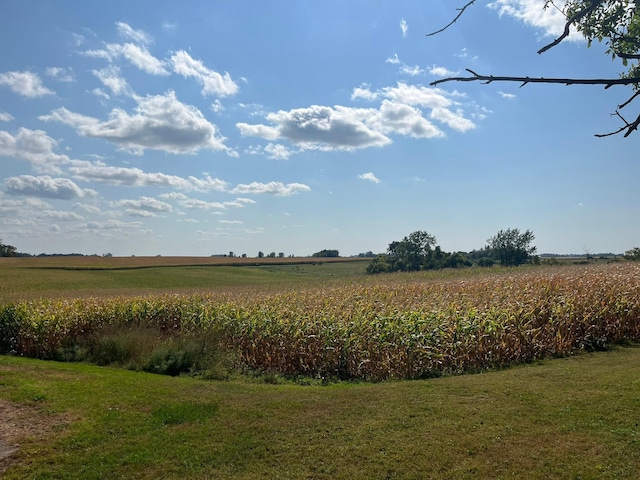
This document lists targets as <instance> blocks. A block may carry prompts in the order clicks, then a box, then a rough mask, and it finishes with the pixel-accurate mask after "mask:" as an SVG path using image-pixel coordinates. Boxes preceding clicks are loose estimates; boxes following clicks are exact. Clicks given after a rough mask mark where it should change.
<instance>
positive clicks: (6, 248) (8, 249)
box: [0, 238, 18, 257]
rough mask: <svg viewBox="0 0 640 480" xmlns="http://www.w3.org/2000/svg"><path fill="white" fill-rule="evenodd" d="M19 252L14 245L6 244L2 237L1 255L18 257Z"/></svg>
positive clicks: (0, 240)
mask: <svg viewBox="0 0 640 480" xmlns="http://www.w3.org/2000/svg"><path fill="white" fill-rule="evenodd" d="M16 256H18V252H17V250H16V247H14V246H13V245H5V244H4V243H2V239H1V238H0V257H16Z"/></svg>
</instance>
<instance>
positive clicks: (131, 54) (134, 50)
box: [114, 43, 169, 75]
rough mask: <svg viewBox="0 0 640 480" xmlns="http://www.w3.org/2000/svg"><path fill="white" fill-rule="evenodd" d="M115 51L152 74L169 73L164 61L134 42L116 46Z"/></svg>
mask: <svg viewBox="0 0 640 480" xmlns="http://www.w3.org/2000/svg"><path fill="white" fill-rule="evenodd" d="M114 51H117V52H118V54H119V55H121V56H122V57H124V58H126V59H127V60H129V63H131V64H132V65H134V66H136V67H138V68H139V69H140V70H142V71H143V72H146V73H148V74H150V75H169V71H168V70H167V69H166V68H165V66H164V62H162V61H160V60H158V59H157V58H156V57H154V56H153V55H151V54H150V53H149V51H148V50H147V49H146V48H144V47H140V46H138V45H134V44H133V43H125V44H124V45H117V46H114Z"/></svg>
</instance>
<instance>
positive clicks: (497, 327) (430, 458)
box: [0, 259, 640, 478]
mask: <svg viewBox="0 0 640 480" xmlns="http://www.w3.org/2000/svg"><path fill="white" fill-rule="evenodd" d="M99 260H100V261H101V262H104V261H105V260H104V259H99ZM108 260H109V261H108V262H107V263H104V264H100V265H96V264H84V265H77V264H75V265H74V264H73V262H70V263H65V262H62V263H55V262H53V263H51V264H48V265H42V264H40V265H38V264H31V265H28V264H26V263H20V262H16V263H14V264H2V265H0V267H1V268H0V282H1V283H0V284H1V285H2V286H3V291H2V297H1V298H2V300H1V301H0V331H1V333H2V335H0V352H4V353H8V352H13V353H14V354H18V356H4V357H0V399H4V402H2V400H0V412H2V413H3V414H4V416H6V415H12V416H11V418H13V419H14V420H15V422H14V423H15V425H16V427H15V431H14V432H13V434H12V433H11V432H9V433H7V432H2V431H0V438H2V437H3V436H4V437H5V438H14V439H16V442H17V443H19V444H20V449H19V450H17V451H16V452H13V457H11V458H13V459H15V462H13V463H11V467H10V469H9V470H7V472H6V474H7V475H9V476H8V478H25V477H28V478H106V477H107V476H109V475H110V474H111V473H112V472H114V471H117V472H118V473H117V475H119V476H121V477H126V478H163V476H164V478H185V477H186V478H189V477H191V478H523V476H522V472H528V473H527V475H526V476H525V477H526V478H549V477H552V478H637V477H638V473H639V472H638V467H637V465H639V464H640V462H638V460H640V458H639V456H640V446H639V445H638V440H637V435H638V422H637V418H636V417H637V415H635V413H637V409H638V398H640V383H639V382H638V381H637V378H639V376H638V373H640V349H639V348H638V347H635V346H634V345H637V343H636V342H637V341H638V339H640V321H639V318H640V267H639V266H638V264H636V263H631V262H629V263H626V262H625V263H622V262H621V263H612V264H599V265H573V266H568V265H565V266H555V267H549V266H547V267H521V268H517V269H502V268H491V269H463V270H443V271H437V272H434V271H431V272H417V273H414V274H386V275H376V276H368V275H365V274H364V273H363V272H364V269H365V268H366V264H367V262H366V261H364V262H363V261H356V262H344V261H343V262H327V263H325V262H323V263H322V264H286V265H273V264H267V265H257V266H256V265H247V266H229V265H220V264H218V265H216V266H211V265H200V264H197V263H193V262H188V263H187V262H185V263H183V264H170V263H164V264H163V263H162V261H161V260H160V259H153V260H152V259H143V260H136V261H140V262H142V263H140V264H137V265H131V264H127V263H126V262H124V261H123V260H116V262H123V263H122V264H117V263H109V262H111V261H112V259H108ZM253 260H255V259H253ZM164 261H165V262H167V259H164ZM57 262H60V260H59V259H58V260H57ZM145 262H148V263H145ZM49 275H50V276H49ZM128 275H131V276H130V277H128ZM17 285H20V287H17ZM4 287H6V288H7V290H6V291H5V290H4ZM615 345H625V346H626V347H624V348H622V347H615ZM598 350H610V351H608V352H600V353H592V352H595V351H598ZM590 352H591V353H590ZM25 356H28V357H36V358H39V359H45V360H52V359H53V360H73V361H75V362H76V363H58V362H43V361H41V360H33V359H31V360H30V359H27V358H24V357H25ZM555 357H563V358H559V359H558V358H556V359H555V360H552V359H553V358H555ZM77 362H82V363H77ZM87 362H90V363H97V364H100V365H112V366H119V367H124V369H122V368H121V369H112V368H99V367H95V366H90V365H88V364H87ZM522 364H528V365H525V366H523V365H522ZM505 367H513V368H509V369H505ZM126 369H131V370H138V371H137V372H134V371H126ZM141 370H142V371H144V372H155V373H167V374H170V375H179V374H180V375H181V376H178V377H166V376H158V375H149V374H148V373H144V372H141ZM465 373H467V375H460V374H465ZM469 373H474V374H472V375H470V374H469ZM452 374H454V375H452ZM194 377H195V378H194ZM198 377H199V378H198ZM407 379H412V380H407ZM372 381H373V383H372ZM380 381H383V382H381V383H380ZM634 412H635V413H634ZM7 418H9V417H7ZM33 418H37V419H39V420H38V421H41V422H42V425H43V426H42V432H46V435H45V436H46V440H43V435H42V434H41V432H40V431H39V430H38V429H28V428H26V427H20V425H23V424H29V422H31V420H32V419H33ZM25 419H30V420H29V421H25ZM14 420H12V422H13V421H14ZM21 428H22V430H21ZM25 428H26V429H25ZM16 432H17V433H16ZM20 432H22V433H20ZM11 435H13V436H11ZM4 441H5V445H7V443H6V440H4ZM43 442H44V443H43ZM176 445H180V447H179V448H178V447H176ZM4 450H5V451H8V452H11V449H7V448H5V449H4ZM2 451H3V448H2V444H0V456H1V455H2V453H1V452H2ZM505 452H507V453H505ZM35 457H37V459H36V458H35ZM27 458H28V459H29V460H28V461H27V460H26V459H27ZM88 458H91V461H90V462H89V463H87V459H88ZM41 459H42V461H41ZM310 459H313V460H314V461H313V462H311V461H310ZM7 462H8V460H7ZM83 462H85V463H83ZM5 463H6V462H5ZM51 472H52V473H51ZM160 472H162V473H160ZM529 472H530V474H529ZM12 475H13V476H12Z"/></svg>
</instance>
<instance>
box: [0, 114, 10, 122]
mask: <svg viewBox="0 0 640 480" xmlns="http://www.w3.org/2000/svg"><path fill="white" fill-rule="evenodd" d="M11 120H13V115H11V114H10V113H8V112H0V122H10V121H11Z"/></svg>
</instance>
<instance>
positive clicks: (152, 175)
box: [68, 162, 227, 195]
mask: <svg viewBox="0 0 640 480" xmlns="http://www.w3.org/2000/svg"><path fill="white" fill-rule="evenodd" d="M68 170H69V172H70V173H72V174H73V176H74V178H76V179H78V180H84V181H88V182H91V181H93V182H98V183H104V184H108V185H117V186H136V187H167V188H175V189H178V190H187V191H190V190H201V191H208V190H215V191H225V189H226V187H227V182H225V181H223V180H220V179H218V178H211V177H210V176H208V175H207V176H205V177H204V178H196V177H193V176H190V177H188V178H183V177H178V176H176V175H167V174H165V173H160V172H145V171H143V170H140V169H139V168H135V167H134V168H132V167H115V166H112V165H104V164H102V163H99V162H96V163H92V162H74V164H73V165H72V166H71V167H69V169H68ZM176 195H177V194H176Z"/></svg>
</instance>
